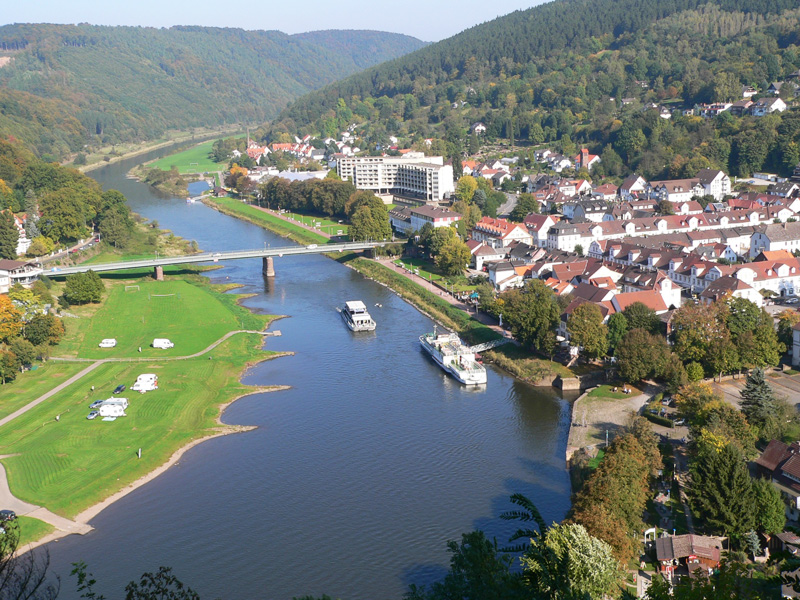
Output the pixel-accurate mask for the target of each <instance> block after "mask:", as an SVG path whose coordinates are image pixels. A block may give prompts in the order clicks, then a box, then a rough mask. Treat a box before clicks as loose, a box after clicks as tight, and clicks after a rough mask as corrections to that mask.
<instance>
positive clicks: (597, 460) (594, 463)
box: [589, 450, 606, 471]
mask: <svg viewBox="0 0 800 600" xmlns="http://www.w3.org/2000/svg"><path fill="white" fill-rule="evenodd" d="M605 455H606V453H605V450H598V451H597V455H596V456H595V457H594V458H593V459H591V460H590V461H589V468H590V469H592V470H593V471H594V470H595V469H596V468H597V467H599V466H600V461H602V460H603V457H604V456H605Z"/></svg>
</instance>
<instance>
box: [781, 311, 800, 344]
mask: <svg viewBox="0 0 800 600" xmlns="http://www.w3.org/2000/svg"><path fill="white" fill-rule="evenodd" d="M798 323H800V312H797V311H796V310H783V311H781V312H780V314H779V315H778V341H779V342H781V343H782V344H783V345H784V346H786V347H787V348H791V346H792V329H793V327H794V326H795V325H797V324H798Z"/></svg>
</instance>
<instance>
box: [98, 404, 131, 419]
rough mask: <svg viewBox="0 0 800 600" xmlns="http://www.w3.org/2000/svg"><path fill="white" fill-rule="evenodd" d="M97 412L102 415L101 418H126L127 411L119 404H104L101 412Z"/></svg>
mask: <svg viewBox="0 0 800 600" xmlns="http://www.w3.org/2000/svg"><path fill="white" fill-rule="evenodd" d="M97 412H99V413H100V416H101V417H124V416H125V409H124V408H122V406H120V405H119V404H103V405H102V406H101V407H100V410H98V411H97Z"/></svg>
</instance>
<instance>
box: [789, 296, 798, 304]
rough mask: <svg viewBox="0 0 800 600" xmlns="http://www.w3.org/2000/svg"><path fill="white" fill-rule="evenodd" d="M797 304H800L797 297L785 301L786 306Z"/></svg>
mask: <svg viewBox="0 0 800 600" xmlns="http://www.w3.org/2000/svg"><path fill="white" fill-rule="evenodd" d="M798 302H800V298H798V297H797V296H792V297H791V298H787V299H786V304H797V303H798Z"/></svg>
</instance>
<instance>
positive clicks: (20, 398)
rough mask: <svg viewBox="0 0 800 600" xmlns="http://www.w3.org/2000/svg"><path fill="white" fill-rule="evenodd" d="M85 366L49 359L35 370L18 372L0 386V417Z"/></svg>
mask: <svg viewBox="0 0 800 600" xmlns="http://www.w3.org/2000/svg"><path fill="white" fill-rule="evenodd" d="M86 367H87V365H86V364H85V363H63V362H56V361H49V362H47V363H45V364H43V365H40V366H39V367H38V368H37V369H36V370H35V371H25V372H24V373H20V374H19V375H17V378H16V379H15V380H14V381H12V382H10V383H6V384H5V385H2V386H0V419H2V418H3V417H7V416H8V415H10V414H11V413H13V412H14V411H15V410H17V409H19V408H22V407H23V406H25V405H26V404H28V403H29V402H32V401H34V400H36V398H38V397H39V396H41V395H42V394H44V393H46V392H48V391H49V390H51V389H52V388H54V387H55V386H56V385H58V384H59V383H61V382H62V381H64V380H66V379H69V378H70V377H72V376H73V375H75V373H77V372H78V371H81V370H82V369H85V368H86Z"/></svg>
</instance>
